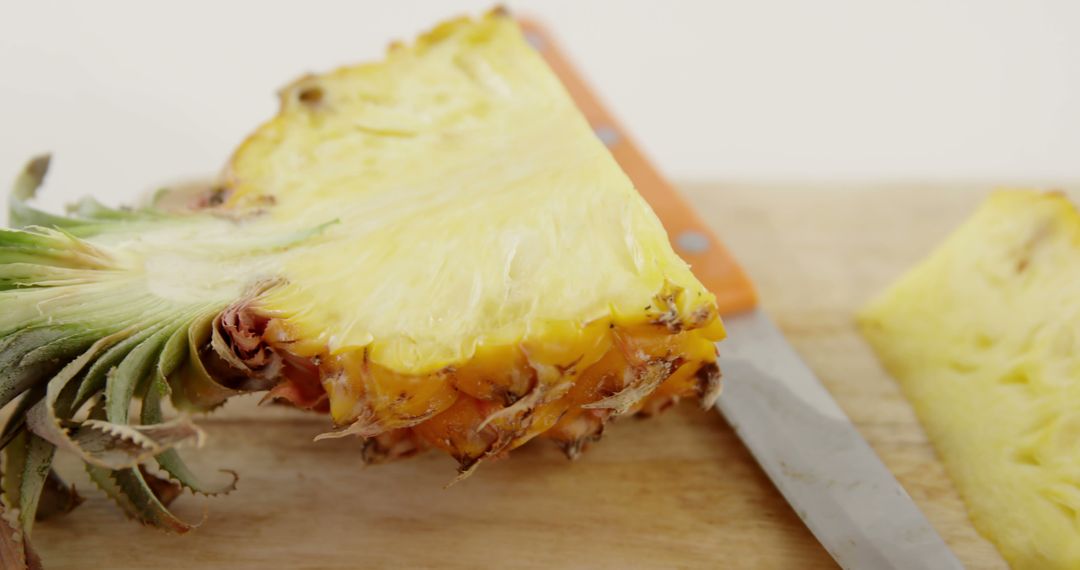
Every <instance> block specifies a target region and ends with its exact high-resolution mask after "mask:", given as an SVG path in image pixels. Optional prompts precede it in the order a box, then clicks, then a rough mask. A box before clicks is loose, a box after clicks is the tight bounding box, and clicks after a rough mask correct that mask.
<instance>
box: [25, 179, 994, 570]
mask: <svg viewBox="0 0 1080 570" xmlns="http://www.w3.org/2000/svg"><path fill="white" fill-rule="evenodd" d="M989 187H990V186H989V185H949V186H940V187H935V186H925V185H922V186H919V185H865V186H846V187H837V186H825V185H822V186H806V185H770V186H762V185H749V184H731V183H729V184H687V185H683V190H684V194H685V195H686V196H687V197H688V198H689V200H690V202H691V203H692V205H693V206H695V208H696V209H697V211H698V212H699V213H700V214H701V216H702V217H703V218H704V219H705V221H706V223H707V224H708V225H709V226H711V227H712V229H713V230H715V231H716V232H717V233H718V234H719V235H720V236H721V237H722V238H723V240H724V241H725V242H726V243H727V244H728V245H729V246H730V247H731V249H732V250H734V252H735V254H736V256H737V257H738V258H739V259H740V260H741V261H742V262H743V263H744V265H745V267H746V269H747V270H748V271H749V273H750V274H751V276H752V277H753V278H754V279H755V281H756V283H757V285H758V289H759V292H760V297H761V301H762V303H763V305H764V307H765V308H766V310H768V311H769V312H770V313H771V314H772V315H773V316H774V317H775V318H776V320H777V321H778V322H779V324H780V326H781V328H782V329H783V330H784V332H785V334H787V335H788V338H789V339H790V340H791V342H792V343H793V344H794V345H795V347H796V348H797V349H798V350H799V352H800V353H801V354H802V355H803V357H804V358H805V359H806V361H807V362H808V364H809V365H810V366H811V367H812V368H813V369H814V370H815V371H816V372H817V373H818V374H819V375H820V377H821V378H822V379H823V381H824V382H825V383H826V384H827V385H828V387H829V389H830V390H831V391H832V393H833V394H834V395H835V397H836V399H837V400H838V401H839V403H840V405H841V406H842V407H843V408H844V410H845V411H846V412H847V413H848V415H849V416H850V417H851V418H852V420H853V421H854V422H855V424H856V425H857V426H858V427H859V429H860V430H861V431H862V433H863V434H864V435H865V436H866V438H867V439H868V440H869V441H870V443H871V444H872V445H873V447H874V449H875V450H877V452H878V453H879V454H880V455H881V457H882V459H883V460H884V461H885V464H886V465H888V466H889V468H890V469H892V471H893V472H894V473H895V474H896V476H897V478H898V479H899V480H900V482H901V483H902V484H903V485H904V486H905V487H906V488H907V490H908V491H909V492H910V494H911V495H912V497H913V498H914V499H915V501H916V502H917V503H918V504H919V506H920V507H921V508H922V509H923V511H924V512H925V513H926V515H927V516H928V517H929V519H930V521H931V522H932V523H933V524H934V526H935V527H937V529H938V530H939V532H941V534H942V535H943V536H944V537H945V539H946V541H947V542H948V543H949V545H950V546H951V547H952V548H953V549H954V550H955V551H956V553H957V555H958V556H959V557H960V559H961V560H962V561H964V563H965V564H966V565H967V567H968V568H972V569H982V568H1001V567H1004V563H1003V562H1002V561H1001V559H1000V557H999V556H998V554H997V552H996V551H995V550H994V549H993V547H992V546H991V545H990V544H989V543H988V542H986V541H985V540H983V539H982V538H980V537H979V535H977V534H976V533H975V531H974V530H973V528H972V527H971V524H970V522H969V521H968V518H967V515H966V514H965V512H964V508H963V505H962V504H961V502H960V500H959V498H958V497H957V495H956V492H955V491H954V490H953V488H952V486H951V483H950V482H949V479H948V478H947V477H946V475H945V473H944V471H943V469H942V466H941V464H940V463H939V462H938V461H937V460H936V459H935V456H934V454H933V451H932V449H931V448H930V446H929V445H928V444H927V441H926V437H925V435H924V434H923V432H922V431H921V429H920V427H919V425H918V423H917V422H916V420H915V417H914V415H913V413H912V411H911V408H910V407H909V406H908V404H907V402H906V401H905V400H904V399H903V397H902V396H901V394H900V392H899V390H898V388H897V386H896V384H895V383H894V382H893V381H892V380H890V379H889V378H888V377H887V376H886V375H885V373H884V372H883V371H882V370H881V368H880V367H879V365H878V364H877V362H876V360H875V359H874V357H873V355H872V354H871V352H870V350H869V349H868V347H867V346H866V345H865V344H864V343H863V341H862V340H861V338H860V337H859V336H858V334H857V333H856V331H855V329H854V328H853V326H852V314H853V312H854V311H855V310H856V309H857V308H858V307H859V306H860V305H861V304H862V303H863V302H865V301H866V300H867V299H868V298H869V297H870V296H871V295H873V294H874V293H876V292H877V291H880V290H881V289H882V288H883V287H885V286H886V285H887V284H888V283H890V282H891V281H892V280H893V279H895V278H896V277H898V276H899V275H900V273H901V272H902V271H904V270H905V269H906V268H907V267H909V266H911V265H912V264H913V263H914V262H915V261H916V260H918V259H919V258H920V257H922V256H923V255H925V254H926V253H927V252H928V251H929V250H930V249H931V248H932V246H933V245H934V244H935V243H937V242H939V241H940V240H941V239H942V238H943V237H945V235H946V234H947V232H948V231H949V230H950V229H951V228H953V227H955V226H956V225H957V224H958V223H959V222H960V221H961V220H963V219H964V218H965V217H966V216H967V215H968V214H969V213H970V212H971V211H972V210H973V208H974V207H975V205H976V204H977V203H978V202H979V200H981V199H982V197H984V196H985V195H986V192H987V191H988V189H989ZM202 425H203V426H205V427H206V429H207V431H208V433H209V435H210V440H209V443H208V444H207V445H206V447H204V448H203V449H201V450H192V451H188V452H187V455H188V456H189V457H190V458H191V460H192V463H193V465H195V466H196V467H197V468H202V469H204V470H205V469H209V468H211V467H218V466H223V467H228V468H231V469H235V470H236V471H238V472H239V473H240V477H241V478H240V485H239V488H238V489H237V490H236V492H234V493H233V494H231V495H230V496H227V497H218V498H213V499H208V500H204V499H199V498H191V497H185V498H183V499H181V501H180V503H179V507H178V510H179V511H180V512H181V513H182V514H184V515H187V516H188V517H190V518H192V519H195V520H198V519H199V518H200V517H202V516H203V515H204V514H205V515H206V520H205V522H204V523H203V525H202V526H201V527H200V528H199V529H197V530H196V531H194V532H192V533H190V534H188V535H185V536H172V535H166V534H163V533H161V532H159V531H155V530H151V529H147V528H142V527H140V526H138V525H137V524H135V523H132V522H129V521H126V520H125V519H124V517H123V515H122V514H121V513H120V511H119V510H117V509H116V508H114V507H113V506H112V505H111V504H110V503H109V502H108V500H107V499H106V498H104V497H103V496H102V495H100V494H99V493H97V492H96V491H95V490H93V488H92V487H91V486H90V484H89V483H88V482H87V480H86V479H85V477H81V476H78V475H79V472H80V470H79V468H78V466H77V465H75V464H74V463H73V462H71V460H70V458H64V459H63V460H62V462H61V463H62V465H61V466H62V471H63V472H64V473H65V474H66V475H69V476H70V477H72V478H73V480H74V481H75V482H76V484H77V485H78V486H79V488H80V489H81V490H83V492H84V494H85V495H87V497H88V498H87V501H86V503H85V504H83V505H82V506H81V507H80V508H79V509H77V510H76V511H75V512H73V513H71V514H70V515H68V516H66V517H64V518H61V519H57V520H52V521H48V522H45V523H42V524H40V525H38V527H37V528H36V529H35V532H34V542H35V544H36V546H37V547H38V549H39V551H40V552H41V553H42V555H43V558H44V560H45V562H46V567H47V568H50V569H54V570H60V569H67V568H72V569H74V568H77V569H87V568H111V569H117V570H122V569H142V568H151V567H152V568H156V569H161V570H166V569H190V568H229V569H231V570H243V569H256V568H258V569H265V568H308V569H315V568H319V569H322V568H327V569H346V568H349V569H351V568H382V567H407V568H433V567H446V568H487V567H515V568H517V567H522V568H553V567H573V568H751V569H761V568H800V569H815V568H833V567H835V566H834V564H833V562H832V561H831V559H829V557H828V556H827V555H826V553H825V552H824V551H823V550H822V548H821V547H820V546H819V545H818V544H817V543H816V542H815V541H814V539H813V537H812V536H811V535H810V534H809V532H808V531H807V530H806V529H805V528H804V527H803V526H802V524H801V523H800V521H799V520H798V518H797V517H796V516H795V515H794V513H793V512H792V510H791V509H790V508H789V507H788V506H787V504H786V503H785V502H784V501H783V499H782V498H781V497H780V495H779V494H778V493H777V492H776V491H775V490H774V489H773V488H772V487H771V485H770V484H769V481H768V480H767V479H766V478H765V476H764V475H763V473H762V472H761V471H760V470H759V469H758V467H757V466H756V465H755V464H754V462H753V461H752V459H751V457H750V455H749V454H748V453H747V451H746V450H745V449H744V448H743V447H742V445H741V444H740V443H739V441H738V440H737V439H736V437H735V435H734V434H733V433H732V431H731V430H730V429H729V428H728V426H727V425H726V424H725V423H724V421H723V420H722V419H721V418H720V416H719V414H717V413H715V412H703V411H700V410H698V409H697V408H695V407H694V406H693V405H691V404H686V405H684V406H681V407H678V408H676V409H673V410H670V411H668V412H667V413H665V414H663V415H662V416H660V417H658V418H655V419H652V420H641V421H639V420H634V419H628V420H623V421H621V422H619V423H617V424H615V425H613V426H612V427H611V429H610V430H609V431H608V432H607V434H606V435H605V436H604V440H603V441H601V442H600V443H599V444H597V445H596V446H594V447H593V448H592V449H590V450H589V452H588V453H586V454H585V455H584V456H583V457H582V458H581V459H580V460H579V461H577V462H575V463H569V462H567V461H566V460H565V459H563V458H562V456H561V454H560V453H559V452H558V451H557V450H556V449H555V448H554V446H553V445H551V444H548V443H546V442H534V443H531V444H529V445H527V446H526V447H525V448H523V449H521V450H518V451H515V452H514V453H513V455H512V457H511V458H510V459H508V460H505V461H501V462H497V463H492V464H490V465H485V466H483V467H482V468H481V469H480V470H479V471H478V472H477V473H476V474H475V475H474V476H473V477H472V478H470V479H468V480H466V481H464V482H462V483H460V484H458V485H455V486H453V487H451V488H449V489H444V488H443V486H444V485H445V484H446V483H447V482H448V481H450V479H451V478H452V477H453V475H454V465H453V463H452V461H451V460H450V459H448V458H446V457H443V456H441V455H438V454H434V453H433V454H428V455H424V456H421V457H418V458H415V459H412V460H408V461H405V462H402V463H398V464H392V465H385V466H379V467H370V468H364V467H363V465H362V464H361V461H360V453H359V442H357V441H351V440H331V441H322V442H319V443H314V442H312V441H311V439H312V437H313V436H314V435H315V434H317V433H320V432H321V431H324V430H325V429H326V428H327V422H326V420H325V419H324V418H322V417H318V416H313V415H308V414H304V413H300V412H295V411H292V410H286V409H281V408H278V407H262V408H259V407H256V406H255V405H254V402H253V401H252V400H248V401H242V402H236V403H234V404H231V405H230V406H228V407H227V408H226V409H225V410H224V411H222V412H220V413H218V414H215V415H213V416H210V417H209V418H206V419H205V420H204V421H203V422H202ZM76 476H77V477H76Z"/></svg>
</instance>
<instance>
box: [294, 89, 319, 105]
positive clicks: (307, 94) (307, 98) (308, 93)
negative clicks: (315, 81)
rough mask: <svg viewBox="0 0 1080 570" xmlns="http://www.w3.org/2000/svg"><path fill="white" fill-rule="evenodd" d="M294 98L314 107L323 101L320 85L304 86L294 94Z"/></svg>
mask: <svg viewBox="0 0 1080 570" xmlns="http://www.w3.org/2000/svg"><path fill="white" fill-rule="evenodd" d="M296 100H297V101H300V102H301V103H303V104H305V105H308V106H311V107H314V106H316V105H318V104H319V103H322V101H323V90H322V87H306V88H304V89H301V90H300V92H299V93H297V94H296Z"/></svg>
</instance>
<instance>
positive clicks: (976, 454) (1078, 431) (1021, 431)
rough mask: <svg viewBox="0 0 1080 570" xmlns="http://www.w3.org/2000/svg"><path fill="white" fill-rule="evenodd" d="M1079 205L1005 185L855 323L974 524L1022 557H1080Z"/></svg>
mask: <svg viewBox="0 0 1080 570" xmlns="http://www.w3.org/2000/svg"><path fill="white" fill-rule="evenodd" d="M1077 283H1080V213H1078V212H1077V210H1076V209H1075V208H1074V207H1073V205H1072V204H1071V203H1070V202H1069V201H1068V199H1067V198H1065V197H1064V196H1062V195H1060V194H1052V193H1038V192H1026V191H1003V192H998V193H996V194H994V195H993V196H992V197H990V198H989V199H988V200H987V201H986V202H985V203H984V204H983V206H982V207H981V208H980V209H979V210H978V211H977V212H976V213H975V215H974V216H973V217H972V218H971V219H970V220H969V221H968V222H967V223H965V224H964V225H963V226H962V227H961V228H960V229H959V230H958V231H956V232H955V233H954V234H953V235H952V236H951V237H950V238H949V239H948V240H947V241H946V242H945V243H944V244H943V245H942V246H941V247H940V248H939V249H938V250H937V251H936V252H934V253H933V254H932V255H931V256H930V257H929V258H928V259H926V260H925V261H924V262H922V263H921V264H920V265H919V266H917V267H916V268H915V269H913V270H912V271H911V272H910V273H908V274H907V275H906V276H905V277H903V279H901V280H900V282H898V283H897V284H896V285H894V286H893V287H892V288H891V289H889V290H888V291H886V292H885V293H884V294H883V295H881V296H880V297H879V298H878V299H876V300H874V301H873V302H871V303H870V304H869V305H868V306H867V307H866V308H865V309H864V310H863V311H862V313H861V315H860V318H859V320H860V325H861V328H862V331H863V333H864V334H865V336H866V338H867V339H868V340H869V341H870V344H871V345H872V346H873V347H874V349H875V350H876V352H877V354H878V356H879V357H880V358H881V361H882V362H883V363H884V365H885V367H886V368H887V369H888V370H889V371H890V373H891V374H892V375H893V376H895V377H896V378H897V379H898V380H899V381H900V383H901V384H902V386H903V389H904V392H905V394H906V395H907V397H908V398H909V399H910V401H911V403H912V405H913V406H914V408H915V410H916V412H917V413H918V415H919V419H920V420H921V421H922V423H923V425H924V427H925V428H926V432H927V434H928V435H929V437H930V439H931V440H932V441H933V442H934V444H935V446H936V447H937V450H938V452H939V453H940V455H941V457H942V459H943V460H944V463H945V466H946V468H947V469H948V472H949V474H950V476H951V477H952V479H953V481H954V482H955V483H956V486H957V488H958V489H959V491H960V494H961V495H962V497H963V498H964V501H965V503H966V504H967V506H968V511H969V513H970V515H971V519H972V521H973V522H974V524H975V526H976V528H977V529H978V530H979V531H980V532H981V533H982V534H983V535H984V536H986V537H987V538H989V539H990V540H991V541H992V542H994V544H995V545H996V546H997V547H998V549H999V550H1000V551H1001V552H1002V554H1003V555H1004V556H1005V558H1006V559H1007V560H1008V561H1009V562H1010V563H1011V564H1012V565H1013V567H1015V568H1020V569H1053V568H1063V569H1064V568H1078V567H1080V526H1078V525H1080V518H1078V513H1080V449H1078V447H1077V441H1078V437H1080V296H1078V295H1077V291H1076V284H1077Z"/></svg>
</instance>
